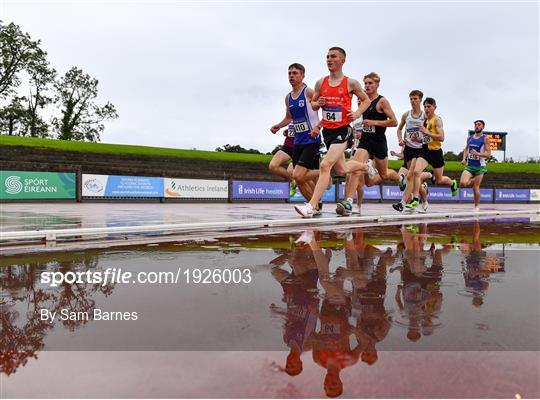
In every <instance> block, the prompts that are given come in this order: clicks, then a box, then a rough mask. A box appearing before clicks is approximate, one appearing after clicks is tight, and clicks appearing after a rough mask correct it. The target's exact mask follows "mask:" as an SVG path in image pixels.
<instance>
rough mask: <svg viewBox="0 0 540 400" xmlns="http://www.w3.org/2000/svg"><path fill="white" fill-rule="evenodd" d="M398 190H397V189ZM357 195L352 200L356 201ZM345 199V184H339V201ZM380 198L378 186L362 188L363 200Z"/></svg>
mask: <svg viewBox="0 0 540 400" xmlns="http://www.w3.org/2000/svg"><path fill="white" fill-rule="evenodd" d="M398 190H399V189H398ZM357 197H358V195H357V194H356V193H355V194H354V198H355V199H356V198H357ZM344 198H345V184H344V183H341V184H340V185H339V199H340V200H343V199H344ZM380 198H381V189H380V187H379V185H375V186H371V187H368V186H364V200H380Z"/></svg>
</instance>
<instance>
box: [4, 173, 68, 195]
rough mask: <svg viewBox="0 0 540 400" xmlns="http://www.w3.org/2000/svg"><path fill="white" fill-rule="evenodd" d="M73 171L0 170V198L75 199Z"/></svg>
mask: <svg viewBox="0 0 540 400" xmlns="http://www.w3.org/2000/svg"><path fill="white" fill-rule="evenodd" d="M75 181H76V177H75V173H73V172H33V171H0V199H2V200H12V199H13V200H16V199H36V200H39V199H75V197H76V190H75Z"/></svg>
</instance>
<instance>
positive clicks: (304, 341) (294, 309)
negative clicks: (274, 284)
mask: <svg viewBox="0 0 540 400" xmlns="http://www.w3.org/2000/svg"><path fill="white" fill-rule="evenodd" d="M286 261H288V263H289V265H290V266H291V267H292V272H290V273H289V272H287V271H285V270H283V269H282V268H280V266H282V265H283V264H284V263H285V262H286ZM270 265H274V267H273V268H272V276H273V277H274V278H275V279H276V280H277V281H278V282H279V283H280V284H281V286H282V288H283V301H284V302H285V303H286V304H287V307H286V309H283V308H279V307H276V306H274V305H272V306H271V311H272V312H273V313H276V314H281V315H283V316H284V317H285V323H284V325H283V340H284V342H285V344H286V345H287V346H288V347H289V354H288V356H287V362H286V364H285V372H287V373H288V374H289V375H291V376H294V375H298V374H300V373H301V372H302V368H303V367H302V360H301V358H300V356H301V354H302V353H303V352H304V351H308V350H310V349H311V336H312V334H313V333H314V332H315V328H316V325H317V315H318V312H319V297H318V289H317V281H318V278H319V273H318V270H317V269H316V266H315V262H314V260H313V256H312V254H311V249H310V248H309V247H307V246H303V247H299V248H297V247H295V248H294V249H292V250H290V251H287V253H285V254H283V255H281V256H279V257H277V258H275V259H274V260H272V261H270Z"/></svg>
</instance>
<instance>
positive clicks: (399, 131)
mask: <svg viewBox="0 0 540 400" xmlns="http://www.w3.org/2000/svg"><path fill="white" fill-rule="evenodd" d="M406 120H407V113H403V115H402V116H401V121H399V125H398V127H397V139H398V142H399V145H400V146H403V145H404V144H405V142H404V141H403V135H402V133H401V131H402V130H403V127H404V126H405V121H406Z"/></svg>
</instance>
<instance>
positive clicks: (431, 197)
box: [428, 187, 459, 201]
mask: <svg viewBox="0 0 540 400" xmlns="http://www.w3.org/2000/svg"><path fill="white" fill-rule="evenodd" d="M458 200H459V194H458V195H457V196H452V190H450V188H448V187H430V188H429V194H428V201H458Z"/></svg>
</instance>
